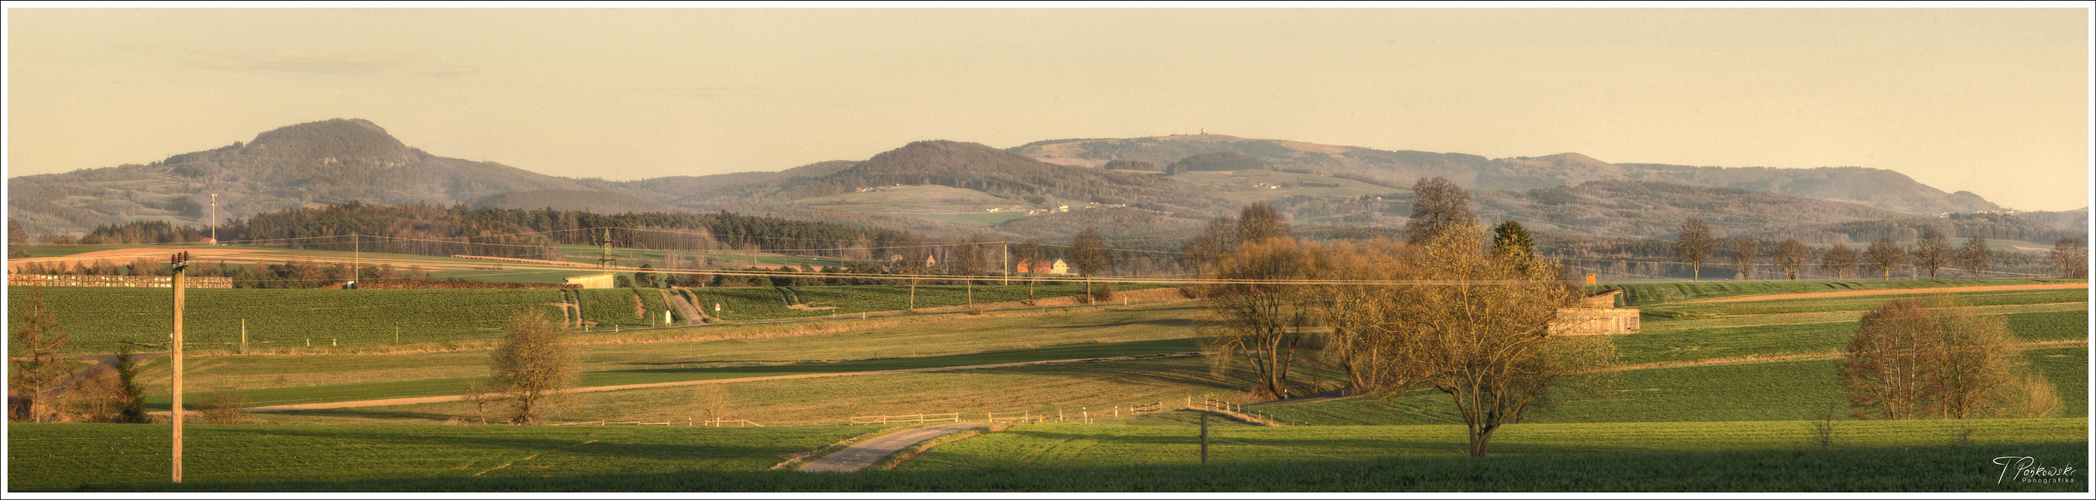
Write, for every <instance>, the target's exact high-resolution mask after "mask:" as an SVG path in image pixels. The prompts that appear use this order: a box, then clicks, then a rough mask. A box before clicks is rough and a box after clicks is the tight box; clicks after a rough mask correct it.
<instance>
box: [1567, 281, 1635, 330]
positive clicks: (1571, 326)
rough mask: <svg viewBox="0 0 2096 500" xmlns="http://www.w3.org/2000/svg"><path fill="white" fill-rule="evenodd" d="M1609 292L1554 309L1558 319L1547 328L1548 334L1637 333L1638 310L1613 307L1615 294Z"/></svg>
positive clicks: (1613, 291) (1617, 291) (1615, 292)
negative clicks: (1563, 307) (1566, 306)
mask: <svg viewBox="0 0 2096 500" xmlns="http://www.w3.org/2000/svg"><path fill="white" fill-rule="evenodd" d="M1618 293H1622V290H1609V291H1606V292H1601V293H1598V294H1594V295H1590V296H1587V297H1586V298H1584V299H1580V301H1579V307H1576V308H1567V309H1558V310H1557V315H1558V318H1559V319H1561V320H1562V321H1560V322H1559V323H1558V324H1554V325H1551V327H1550V334H1551V335H1625V334H1631V333H1637V332H1638V330H1639V327H1638V310H1637V309H1618V308H1616V294H1618Z"/></svg>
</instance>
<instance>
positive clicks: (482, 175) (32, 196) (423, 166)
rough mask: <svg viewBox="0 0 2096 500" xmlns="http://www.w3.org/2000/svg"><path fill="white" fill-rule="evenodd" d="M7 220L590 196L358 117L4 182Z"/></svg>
mask: <svg viewBox="0 0 2096 500" xmlns="http://www.w3.org/2000/svg"><path fill="white" fill-rule="evenodd" d="M7 189H8V196H9V199H8V206H9V209H10V215H12V216H14V217H15V218H16V219H17V220H20V221H21V222H22V223H23V224H24V225H25V226H28V227H27V230H28V231H30V232H31V233H37V234H42V233H53V232H69V231H84V230H86V229H87V228H90V227H94V226H98V225H105V224H120V223H124V222H130V221H135V220H163V221H177V222H183V223H198V222H201V221H202V220H203V219H205V218H207V217H208V212H209V202H210V195H211V194H213V193H216V194H217V195H218V211H219V214H220V216H221V217H236V216H243V215H249V214H255V213H261V212H265V211H272V210H283V209H289V208H298V207H305V206H316V205H325V204H335V203H345V202H350V201H362V202H367V203H437V204H449V203H453V202H471V201H473V200H477V199H480V198H483V197H486V196H490V195H494V194H498V193H506V192H511V191H530V190H543V189H587V187H585V186H584V185H583V184H582V183H580V182H578V181H576V180H573V179H564V178H559V177H553V176H548V175H542V174H538V173H534V172H531V171H528V170H524V169H519V168H515V167H510V166H507V165H502V164H499V163H493V162H476V161H469V160H461V159H457V158H445V157H441V156H435V155H431V154H429V153H425V152H423V151H422V150H419V149H415V148H411V147H408V146H407V145H405V144H402V143H401V142H400V141H399V140H398V139H395V138H393V136H391V135H389V134H387V133H386V131H385V129H383V128H379V126H378V125H376V124H373V123H371V122H369V121H365V120H359V119H334V120H325V121H318V122H311V123H301V124H298V125H292V126H288V127H283V128H279V129H276V130H271V131H268V132H263V133H262V134H260V135H257V136H255V139H254V140H253V141H250V142H235V143H232V144H230V145H227V146H225V147H221V148H217V149H211V150H207V151H198V152H193V153H184V154H178V155H174V156H170V157H168V158H166V159H164V160H161V161H155V162H152V163H149V164H144V165H136V164H134V165H122V166H117V167H109V168H97V169H88V170H78V171H73V172H68V173H62V174H45V175H30V176H23V177H15V178H10V179H8V180H7Z"/></svg>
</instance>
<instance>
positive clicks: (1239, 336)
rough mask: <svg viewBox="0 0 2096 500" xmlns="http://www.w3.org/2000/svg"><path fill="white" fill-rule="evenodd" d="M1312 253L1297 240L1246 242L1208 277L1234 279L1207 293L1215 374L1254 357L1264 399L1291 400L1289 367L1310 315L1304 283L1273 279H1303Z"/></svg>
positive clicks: (1256, 388) (1258, 388) (1257, 386)
mask: <svg viewBox="0 0 2096 500" xmlns="http://www.w3.org/2000/svg"><path fill="white" fill-rule="evenodd" d="M1311 251H1312V249H1310V248H1305V247H1304V246H1303V245H1301V244H1299V243H1297V242H1296V240H1295V239H1294V238H1273V239H1268V240H1263V241H1250V242H1245V243H1244V244H1242V245H1240V246H1239V247H1238V248H1237V251H1235V252H1230V253H1228V254H1225V255H1224V256H1223V257H1222V259H1220V260H1218V261H1217V262H1216V263H1215V265H1214V266H1213V269H1214V274H1212V275H1210V276H1209V277H1210V278H1215V279H1222V280H1234V281H1233V282H1229V283H1221V284H1215V285H1211V286H1209V287H1207V290H1206V291H1205V292H1204V293H1205V294H1206V296H1207V299H1206V301H1205V302H1206V303H1207V305H1208V313H1209V318H1208V320H1207V321H1206V322H1205V324H1206V329H1207V330H1209V331H1210V332H1211V335H1212V336H1213V337H1214V338H1213V340H1211V341H1210V348H1211V349H1213V350H1215V352H1216V356H1215V357H1214V358H1212V359H1213V361H1215V362H1216V368H1217V371H1225V370H1227V368H1228V367H1229V365H1230V363H1231V362H1233V361H1234V360H1235V359H1236V358H1237V357H1238V356H1239V355H1243V356H1248V357H1250V358H1251V362H1252V371H1253V373H1254V374H1255V375H1256V376H1257V377H1258V378H1259V379H1258V381H1257V382H1256V383H1255V384H1254V388H1253V391H1254V392H1255V393H1257V394H1259V395H1261V396H1264V397H1268V398H1273V399H1283V398H1287V397H1288V369H1289V365H1290V363H1292V362H1293V361H1294V359H1295V346H1296V344H1297V343H1299V342H1301V341H1302V340H1303V332H1302V327H1303V326H1304V325H1305V323H1306V322H1305V321H1304V319H1305V318H1306V316H1308V315H1309V314H1310V313H1311V311H1310V310H1309V309H1308V308H1306V307H1305V306H1304V304H1303V303H1302V300H1303V299H1304V297H1305V295H1304V293H1305V291H1304V290H1303V288H1304V287H1303V286H1302V285H1293V284H1283V283H1272V282H1269V281H1270V280H1287V279H1300V278H1303V277H1304V275H1305V274H1306V273H1307V271H1308V265H1309V263H1310V258H1309V253H1310V252H1311Z"/></svg>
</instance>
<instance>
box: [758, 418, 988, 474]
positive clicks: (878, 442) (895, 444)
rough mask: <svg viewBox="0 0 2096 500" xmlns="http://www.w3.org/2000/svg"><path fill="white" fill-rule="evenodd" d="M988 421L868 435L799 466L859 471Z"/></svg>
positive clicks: (807, 469)
mask: <svg viewBox="0 0 2096 500" xmlns="http://www.w3.org/2000/svg"><path fill="white" fill-rule="evenodd" d="M986 425H989V424H984V423H979V422H962V423H956V424H943V425H934V426H930V427H918V428H915V429H909V430H905V431H902V432H897V433H894V434H889V435H886V436H881V437H877V438H873V439H868V440H866V441H863V442H860V443H859V444H854V445H851V446H849V447H846V448H845V449H842V450H837V452H836V453H831V454H829V455H825V456H823V457H822V458H818V459H815V460H814V461H812V462H808V463H807V464H806V465H802V466H801V468H800V469H799V470H800V471H801V472H856V471H858V470H860V469H864V468H866V467H867V466H870V465H873V464H874V462H879V461H881V459H882V458H887V457H888V455H894V454H895V452H898V451H902V450H903V449H905V448H909V447H911V446H916V445H917V444H918V443H922V442H925V441H930V440H933V439H936V438H938V437H939V436H944V435H947V434H952V433H955V432H960V431H964V430H968V429H973V428H976V427H983V426H986Z"/></svg>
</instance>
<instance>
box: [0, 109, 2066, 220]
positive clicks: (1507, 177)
mask: <svg viewBox="0 0 2096 500" xmlns="http://www.w3.org/2000/svg"><path fill="white" fill-rule="evenodd" d="M1108 166H1111V167H1112V168H1105V167H1108ZM1422 176H1441V177H1447V178H1449V179H1451V180H1454V181H1456V182H1457V183H1459V184H1463V185H1466V186H1469V187H1471V188H1472V189H1473V190H1474V191H1475V194H1474V198H1475V199H1476V200H1477V202H1478V203H1479V204H1480V206H1481V208H1482V210H1480V212H1479V213H1480V214H1481V215H1484V214H1496V215H1498V216H1502V217H1512V218H1516V219H1525V220H1530V221H1536V223H1538V224H1542V226H1539V227H1537V229H1539V230H1545V231H1551V230H1557V231H1565V232H1576V233H1581V234H1586V235H1587V236H1605V235H1616V236H1636V237H1655V236H1663V235H1666V234H1671V232H1672V226H1674V225H1676V224H1678V223H1679V221H1680V219H1681V218H1684V217H1701V218H1704V219H1705V220H1706V221H1709V222H1710V223H1711V224H1712V226H1713V228H1714V229H1716V230H1718V231H1720V232H1721V233H1727V234H1776V233H1781V232H1784V231H1788V230H1792V229H1797V230H1806V231H1818V232H1833V233H1844V234H1853V235H1856V236H1858V237H1860V236H1862V235H1863V234H1864V233H1869V232H1872V231H1879V229H1876V228H1879V227H1880V226H1883V224H1878V223H1876V222H1874V221H1898V222H1896V225H1898V226H1900V227H1905V228H1912V227H1917V225H1918V224H1922V223H1925V222H1926V220H1925V219H1935V218H1937V215H1938V214H1939V213H1943V212H1951V213H1953V214H1956V213H1972V212H1983V211H1994V210H1998V209H1999V208H2000V207H1998V206H1997V205H1994V204H1993V203H1990V202H1987V201H1986V200H1984V199H1981V198H1980V197H1979V196H1977V195H1973V194H1971V193H1967V192H1962V191H1960V192H1956V193H1945V192H1943V191H1941V190H1938V189H1935V188H1932V187H1929V186H1926V185H1922V184H1920V183H1918V182H1915V181H1914V180H1913V179H1911V178H1909V177H1907V176H1905V175H1902V174H1899V173H1897V172H1892V171H1887V170H1879V169H1869V168H1858V167H1838V168H1817V169H1776V168H1759V167H1750V168H1720V167H1689V166H1678V165H1659V164H1641V163H1609V162H1606V161H1602V160H1599V159H1595V158H1592V157H1588V156H1585V155H1581V154H1578V153H1562V154H1555V155H1549V156H1539V157H1514V158H1498V159H1493V158H1486V157H1483V156H1477V155H1467V154H1460V153H1432V152H1421V151H1386V150H1378V149H1371V148H1361V147H1352V146H1332V145H1323V144H1314V143H1307V142H1298V141H1285V140H1266V139H1245V138H1238V137H1231V136H1225V135H1210V134H1202V135H1173V136H1160V137H1141V138H1127V139H1071V140H1057V141H1042V142H1036V143H1031V144H1026V145H1022V146H1019V147H1015V148H1010V149H998V148H994V147H990V146H985V145H982V144H976V143H968V142H957V141H944V140H929V141H918V142H912V143H909V144H906V145H903V146H901V147H898V148H896V149H893V150H889V151H886V152H882V153H879V154H877V155H874V156H872V157H871V158H868V159H866V160H864V161H849V160H836V161H825V162H819V163H813V164H809V165H803V166H799V167H794V168H789V169H785V170H781V171H776V172H762V171H759V172H736V173H727V174H714V175H703V176H668V177H658V178H652V179H642V180H633V181H609V180H603V179H570V178H562V177H554V176H548V175H543V174H538V173H534V172H531V171H527V170H523V169H519V168H515V167H510V166H507V165H502V164H499V163H493V162H477V161H469V160H462V159H456V158H447V157H442V156H436V155H432V154H429V153H426V152H424V151H421V150H419V149H415V148H412V147H409V146H407V145H406V144H404V143H403V142H401V141H400V140H398V139H396V138H394V137H392V136H391V135H390V134H387V133H386V131H385V130H384V129H383V128H380V127H379V126H378V125H376V124H373V123H371V122H369V121H365V120H357V119H335V120H325V121H318V122H311V123H303V124H298V125H292V126H288V127H283V128H279V129H276V130H272V131H268V132H264V133H262V134H260V135H257V136H256V137H255V138H254V140H253V141H249V142H236V143H233V144H232V145H229V146H226V147H222V148H217V149H212V150H207V151H198V152H193V153H185V154H179V155H174V156H171V157H168V158H166V159H164V160H161V161H155V162H152V163H149V164H143V165H123V166H118V167H110V168H99V169H87V170H79V171H74V172H69V173H63V174H47V175H33V176H24V177H16V178H11V179H9V180H8V190H9V193H10V195H11V199H10V200H9V202H10V208H11V212H12V215H13V216H14V217H15V218H16V219H17V220H19V221H20V222H21V223H22V225H23V226H25V229H26V230H27V231H28V232H29V233H32V234H45V233H64V232H75V233H77V232H83V231H85V230H87V229H90V228H92V227H94V226H96V225H100V224H113V223H120V222H126V221H135V220H163V221H169V222H176V223H190V224H196V223H201V220H202V219H204V218H206V205H205V203H206V202H207V201H208V196H209V193H218V194H219V215H220V216H221V217H223V218H232V217H246V216H251V215H253V214H256V213H261V212H266V211H273V210H280V209H284V208H293V207H304V206H318V205H333V204H340V203H346V202H351V201H355V202H363V203H380V204H385V203H428V204H433V205H447V204H454V203H456V204H470V205H472V206H476V207H496V208H520V209H539V208H556V209H571V210H574V209H586V210H590V211H597V212H606V213H621V212H667V211H702V212H715V211H732V212H737V213H746V214H755V215H772V216H778V217H787V218H795V219H805V220H822V221H830V222H839V223H845V224H851V225H857V226H862V227H877V228H884V229H897V230H907V231H913V232H918V233H923V234H927V235H945V236H952V235H963V234H969V233H983V234H988V235H992V236H998V237H1010V238H1042V239H1054V238H1061V237H1066V236H1068V235H1071V234H1074V233H1076V232H1077V231H1078V230H1080V229H1083V228H1085V227H1099V228H1100V229H1101V230H1102V231H1103V232H1107V233H1109V234H1118V235H1148V236H1160V237H1164V236H1170V235H1177V234H1179V233H1184V232H1190V231H1193V230H1195V229H1197V228H1198V227H1199V226H1200V225H1201V223H1202V222H1203V221H1204V220H1206V219H1207V218H1208V217H1210V216H1212V215H1214V214H1219V213H1227V212H1234V211H1235V210H1236V209H1237V208H1238V207H1240V206H1242V205H1243V204H1244V203H1249V202H1255V201H1258V202H1268V203H1273V204H1276V205H1277V206H1279V207H1281V208H1282V210H1283V211H1284V212H1286V213H1288V214H1289V215H1290V216H1291V217H1294V218H1295V219H1297V220H1298V221H1300V223H1304V224H1321V223H1343V224H1355V225H1367V226H1394V225H1401V224H1402V222H1403V216H1404V215H1405V214H1406V213H1407V211H1408V210H1409V205H1410V200H1409V198H1410V193H1409V189H1406V188H1405V186H1409V185H1410V184H1411V182H1413V181H1414V180H1416V179H1417V178H1419V177H1422ZM1063 206H1068V207H1069V210H1068V211H1063V210H1060V208H1061V207H1063ZM992 209H995V210H996V211H995V212H992V211H991V210H992ZM2080 213H2081V215H2080V216H2079V218H2077V217H2075V216H2073V215H2063V216H2049V217H2044V218H2043V219H2042V220H2036V219H2034V220H2032V221H2031V222H2030V223H2027V224H2024V225H2023V226H2014V225H2012V224H2011V223H1999V224H1995V225H1991V226H1980V225H1976V224H1974V223H1959V224H1954V225H1952V226H1949V227H1955V228H1957V229H1959V230H1961V231H1962V230H1965V229H1967V228H1981V227H1985V228H1987V229H1985V230H1987V231H1995V232H2005V233H2012V234H2017V235H2027V236H2031V237H2038V236H2054V235H2063V234H2080V232H2079V230H2078V229H2073V228H2068V229H2073V230H2072V231H2068V230H2067V229H2058V228H2052V226H2061V227H2065V225H2066V224H2068V223H2072V222H2074V221H2086V220H2087V219H2086V212H2085V211H2083V212H2080ZM2033 215H2034V216H2035V215H2036V214H2033ZM2005 224H2009V225H2005ZM1575 228H1576V229H1575ZM2003 228H2006V229H2003ZM2048 228H2050V229H2048Z"/></svg>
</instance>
